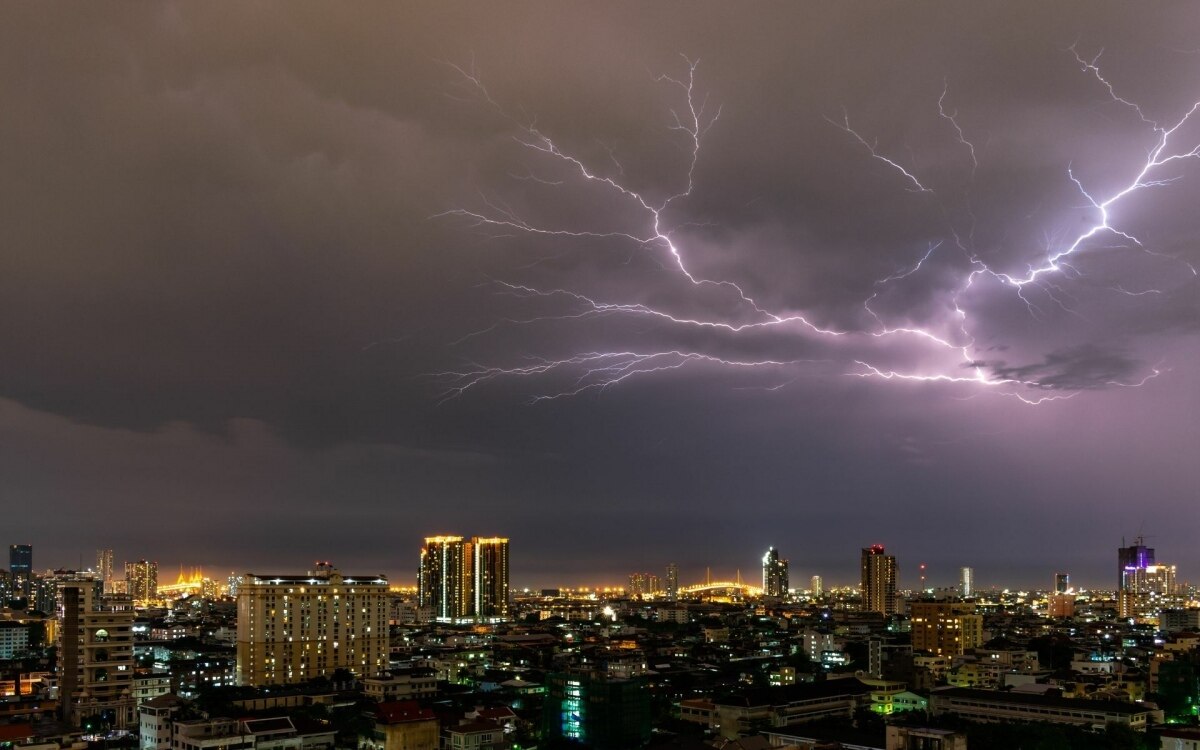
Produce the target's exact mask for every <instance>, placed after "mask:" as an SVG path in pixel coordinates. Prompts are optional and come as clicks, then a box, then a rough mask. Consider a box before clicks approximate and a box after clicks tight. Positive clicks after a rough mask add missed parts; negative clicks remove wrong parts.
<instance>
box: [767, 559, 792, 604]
mask: <svg viewBox="0 0 1200 750" xmlns="http://www.w3.org/2000/svg"><path fill="white" fill-rule="evenodd" d="M762 591H763V596H771V597H775V598H778V599H784V598H786V597H787V595H788V561H787V560H784V559H783V558H781V557H780V556H779V550H777V549H775V548H774V547H768V548H767V553H766V554H765V555H763V559H762Z"/></svg>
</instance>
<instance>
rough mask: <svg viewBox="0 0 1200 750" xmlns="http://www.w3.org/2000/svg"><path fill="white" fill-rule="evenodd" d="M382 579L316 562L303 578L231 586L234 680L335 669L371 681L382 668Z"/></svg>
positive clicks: (281, 679) (283, 678)
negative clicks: (234, 615)
mask: <svg viewBox="0 0 1200 750" xmlns="http://www.w3.org/2000/svg"><path fill="white" fill-rule="evenodd" d="M387 597H388V582H387V579H386V578H384V577H383V576H378V575H369V576H349V575H347V576H343V575H342V574H341V573H339V572H338V571H337V569H336V568H334V567H333V566H332V565H330V564H328V563H323V564H321V565H318V566H317V569H316V570H313V571H309V572H308V573H307V574H305V575H290V576H288V575H255V574H253V573H247V574H246V575H245V576H243V577H242V583H241V585H240V586H239V587H238V599H237V612H238V617H237V680H238V684H240V685H256V686H257V685H288V684H293V683H298V682H306V681H308V680H311V679H313V678H316V677H322V676H326V675H330V674H332V673H333V672H334V670H337V669H339V668H342V669H349V670H350V671H352V672H354V673H355V674H356V675H357V676H359V677H374V676H375V675H376V674H378V673H379V672H380V671H382V670H384V669H386V668H387V666H388V611H387Z"/></svg>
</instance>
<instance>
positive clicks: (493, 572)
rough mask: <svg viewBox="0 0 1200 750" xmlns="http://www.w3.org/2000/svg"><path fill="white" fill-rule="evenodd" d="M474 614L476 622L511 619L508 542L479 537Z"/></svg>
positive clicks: (475, 570)
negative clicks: (509, 610)
mask: <svg viewBox="0 0 1200 750" xmlns="http://www.w3.org/2000/svg"><path fill="white" fill-rule="evenodd" d="M471 541H472V542H473V544H474V547H475V560H474V566H473V567H474V576H475V579H474V587H475V603H474V610H475V611H474V615H475V621H476V622H498V621H501V620H506V619H508V540H507V539H504V538H501V537H475V538H474V539H472V540H471Z"/></svg>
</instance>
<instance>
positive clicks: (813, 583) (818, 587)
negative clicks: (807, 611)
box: [808, 576, 825, 597]
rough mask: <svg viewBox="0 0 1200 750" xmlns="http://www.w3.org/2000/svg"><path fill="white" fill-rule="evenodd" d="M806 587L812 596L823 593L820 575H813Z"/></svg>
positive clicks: (823, 584) (823, 583) (823, 585)
mask: <svg viewBox="0 0 1200 750" xmlns="http://www.w3.org/2000/svg"><path fill="white" fill-rule="evenodd" d="M808 589H809V591H811V592H812V595H813V596H814V597H820V596H824V595H825V582H824V581H823V580H821V576H813V577H812V579H811V580H809V582H808Z"/></svg>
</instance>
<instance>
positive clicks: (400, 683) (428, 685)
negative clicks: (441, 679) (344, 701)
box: [361, 667, 438, 702]
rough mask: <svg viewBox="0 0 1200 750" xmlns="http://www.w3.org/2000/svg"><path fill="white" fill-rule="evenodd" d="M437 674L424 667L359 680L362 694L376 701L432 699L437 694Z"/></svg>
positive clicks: (390, 671) (394, 671)
mask: <svg viewBox="0 0 1200 750" xmlns="http://www.w3.org/2000/svg"><path fill="white" fill-rule="evenodd" d="M437 683H438V679H437V672H436V671H434V670H433V669H429V668H426V667H411V668H409V669H393V670H389V671H388V672H385V673H383V674H380V675H376V676H374V677H368V678H367V679H365V680H361V684H362V691H363V694H364V695H366V696H367V697H368V698H370V699H372V700H376V701H380V702H382V701H406V700H416V699H420V698H432V697H433V696H435V695H437V693H438V686H437Z"/></svg>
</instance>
